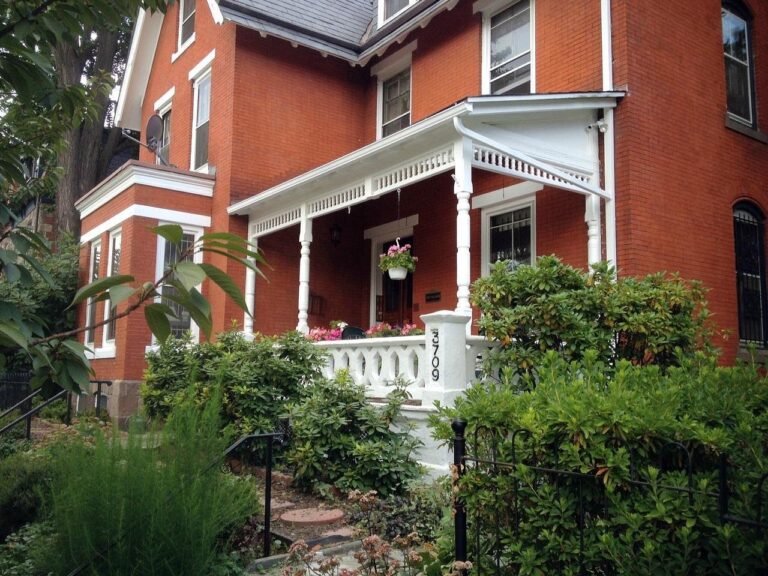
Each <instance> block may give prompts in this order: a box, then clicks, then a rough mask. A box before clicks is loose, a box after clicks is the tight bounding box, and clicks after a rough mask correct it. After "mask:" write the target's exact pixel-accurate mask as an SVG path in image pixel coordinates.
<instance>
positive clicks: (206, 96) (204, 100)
mask: <svg viewBox="0 0 768 576" xmlns="http://www.w3.org/2000/svg"><path fill="white" fill-rule="evenodd" d="M215 57H216V50H211V52H210V53H209V54H208V55H207V56H206V57H205V58H203V59H202V60H201V61H200V62H198V63H197V64H196V65H195V66H194V68H192V70H190V71H189V79H190V80H192V82H193V92H194V105H193V109H192V157H191V159H190V162H189V163H190V168H191V169H192V170H199V171H205V170H207V168H208V136H209V132H210V121H211V66H212V65H213V60H214V58H215Z"/></svg>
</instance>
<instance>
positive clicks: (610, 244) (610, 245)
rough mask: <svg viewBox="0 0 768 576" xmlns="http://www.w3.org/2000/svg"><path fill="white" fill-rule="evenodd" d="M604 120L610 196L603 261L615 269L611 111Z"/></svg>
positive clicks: (614, 172)
mask: <svg viewBox="0 0 768 576" xmlns="http://www.w3.org/2000/svg"><path fill="white" fill-rule="evenodd" d="M604 118H605V123H606V124H607V126H608V130H607V131H606V132H605V134H604V135H603V156H604V158H605V191H606V192H607V193H608V194H610V196H611V197H610V199H607V200H606V201H605V259H606V260H608V262H610V263H611V266H613V267H616V266H617V262H616V259H617V254H616V156H615V150H616V147H615V143H614V140H613V134H614V130H613V125H614V118H613V109H608V110H606V111H605V116H604ZM617 270H618V268H617Z"/></svg>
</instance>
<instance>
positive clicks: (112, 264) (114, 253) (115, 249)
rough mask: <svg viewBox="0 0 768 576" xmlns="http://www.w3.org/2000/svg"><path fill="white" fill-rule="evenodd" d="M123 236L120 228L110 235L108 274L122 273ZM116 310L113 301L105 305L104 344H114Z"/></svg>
mask: <svg viewBox="0 0 768 576" xmlns="http://www.w3.org/2000/svg"><path fill="white" fill-rule="evenodd" d="M122 238H123V235H122V233H121V232H120V230H116V231H114V232H112V233H111V234H110V235H109V260H107V276H116V275H118V274H120V255H121V253H122ZM114 313H115V310H113V308H112V304H111V302H107V303H105V305H104V320H108V322H107V324H105V325H104V345H105V346H107V345H109V344H112V345H114V342H115V331H116V324H117V321H116V320H114V319H113V316H114Z"/></svg>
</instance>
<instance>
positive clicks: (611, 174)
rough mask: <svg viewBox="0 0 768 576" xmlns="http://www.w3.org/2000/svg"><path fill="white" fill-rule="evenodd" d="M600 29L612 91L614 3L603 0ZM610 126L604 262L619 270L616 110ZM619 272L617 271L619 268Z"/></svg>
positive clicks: (606, 87) (606, 114) (607, 113)
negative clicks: (612, 13)
mask: <svg viewBox="0 0 768 576" xmlns="http://www.w3.org/2000/svg"><path fill="white" fill-rule="evenodd" d="M600 27H601V36H602V38H601V40H602V41H601V47H602V63H603V91H604V92H612V91H613V40H612V36H611V35H612V32H613V24H612V19H611V0H600ZM603 119H604V120H605V123H606V125H607V127H608V129H607V131H606V132H605V134H604V135H603V158H604V179H605V181H604V182H603V189H604V190H605V191H606V192H607V193H608V198H607V199H606V200H605V259H606V260H608V262H610V264H611V266H614V267H617V259H616V258H617V253H616V252H617V247H616V157H615V154H616V148H615V142H614V134H615V123H614V111H613V108H606V109H605V110H604V111H603ZM617 270H618V268H617Z"/></svg>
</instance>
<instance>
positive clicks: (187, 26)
mask: <svg viewBox="0 0 768 576" xmlns="http://www.w3.org/2000/svg"><path fill="white" fill-rule="evenodd" d="M195 2H196V0H181V4H180V6H179V46H183V45H184V44H186V43H187V42H191V41H192V40H193V39H194V38H193V36H194V34H195Z"/></svg>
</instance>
